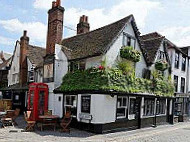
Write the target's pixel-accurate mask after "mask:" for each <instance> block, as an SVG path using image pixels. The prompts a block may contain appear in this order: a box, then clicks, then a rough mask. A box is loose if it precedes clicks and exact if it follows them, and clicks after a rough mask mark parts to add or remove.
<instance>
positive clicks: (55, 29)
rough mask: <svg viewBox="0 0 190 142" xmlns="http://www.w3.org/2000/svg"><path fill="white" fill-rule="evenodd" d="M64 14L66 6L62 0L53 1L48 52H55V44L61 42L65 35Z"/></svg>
mask: <svg viewBox="0 0 190 142" xmlns="http://www.w3.org/2000/svg"><path fill="white" fill-rule="evenodd" d="M63 14H64V8H63V7H61V6H60V1H58V0H57V2H53V3H52V9H50V10H49V11H48V34H47V45H46V54H54V52H55V44H56V43H60V42H61V40H62V35H63Z"/></svg>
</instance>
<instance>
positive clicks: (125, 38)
mask: <svg viewBox="0 0 190 142" xmlns="http://www.w3.org/2000/svg"><path fill="white" fill-rule="evenodd" d="M128 39H130V45H128ZM132 40H133V41H134V45H132ZM123 46H131V47H133V48H134V49H135V46H136V38H135V37H133V36H132V35H130V34H128V33H125V32H124V33H123Z"/></svg>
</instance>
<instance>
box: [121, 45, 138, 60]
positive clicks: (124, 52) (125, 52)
mask: <svg viewBox="0 0 190 142" xmlns="http://www.w3.org/2000/svg"><path fill="white" fill-rule="evenodd" d="M120 56H121V58H124V59H127V60H131V61H133V62H139V61H140V58H141V53H140V52H139V51H138V50H135V49H133V47H131V46H126V47H122V48H121V50H120Z"/></svg>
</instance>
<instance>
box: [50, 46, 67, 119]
mask: <svg viewBox="0 0 190 142" xmlns="http://www.w3.org/2000/svg"><path fill="white" fill-rule="evenodd" d="M67 72H68V61H67V57H66V56H65V54H64V53H63V52H62V50H61V46H60V45H58V44H56V45H55V64H54V82H51V83H47V85H48V87H49V101H48V109H50V110H52V112H53V114H54V115H59V116H60V117H62V115H63V114H62V113H63V107H62V106H63V95H62V96H61V95H60V94H54V93H53V90H54V89H56V88H57V87H59V86H60V85H61V83H62V78H63V76H64V75H65V74H66V73H67ZM59 97H61V101H59V99H58V98H59Z"/></svg>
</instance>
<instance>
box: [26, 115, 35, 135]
mask: <svg viewBox="0 0 190 142" xmlns="http://www.w3.org/2000/svg"><path fill="white" fill-rule="evenodd" d="M31 113H32V111H27V113H26V112H24V118H25V121H26V123H27V126H26V128H25V131H27V132H31V131H34V126H35V124H36V121H33V120H32V119H31Z"/></svg>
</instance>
